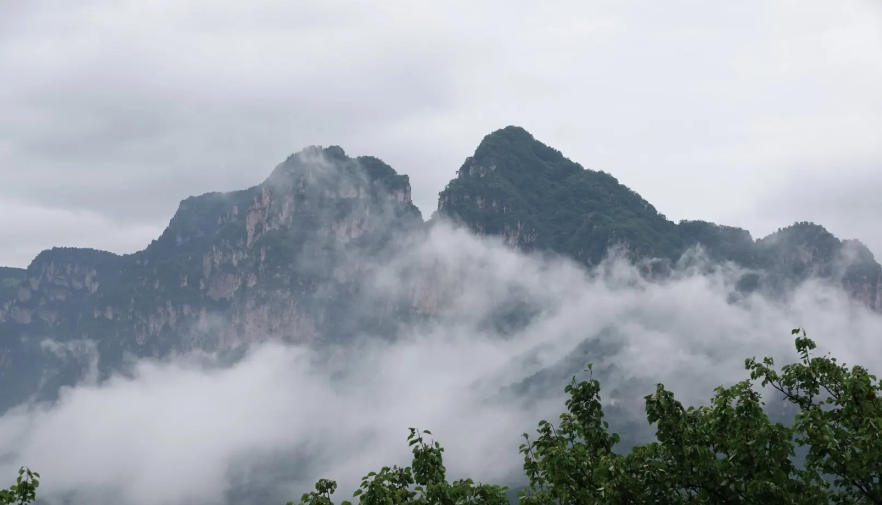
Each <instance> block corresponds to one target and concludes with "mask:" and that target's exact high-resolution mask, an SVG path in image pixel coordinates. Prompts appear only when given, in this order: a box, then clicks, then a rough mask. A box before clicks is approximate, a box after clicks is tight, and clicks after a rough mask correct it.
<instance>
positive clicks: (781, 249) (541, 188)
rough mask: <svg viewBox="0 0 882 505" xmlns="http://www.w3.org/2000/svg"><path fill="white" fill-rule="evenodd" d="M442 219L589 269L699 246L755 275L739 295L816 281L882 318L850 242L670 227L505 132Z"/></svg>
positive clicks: (603, 182)
mask: <svg viewBox="0 0 882 505" xmlns="http://www.w3.org/2000/svg"><path fill="white" fill-rule="evenodd" d="M438 215H440V216H446V217H448V218H451V219H454V220H457V221H459V222H461V223H463V224H464V225H465V226H467V227H468V228H470V229H471V230H473V231H475V232H476V233H479V234H484V235H495V236H500V237H502V238H503V240H504V241H505V242H506V243H507V244H509V245H512V246H515V247H518V248H520V249H523V250H527V251H530V250H550V251H554V252H556V253H558V254H562V255H565V256H569V257H571V258H573V259H575V260H577V261H579V262H581V263H583V264H585V265H587V266H590V265H596V264H597V263H599V262H600V261H601V260H602V259H603V258H604V256H606V254H607V251H608V250H609V248H610V247H613V246H624V247H626V248H627V251H628V253H629V254H630V255H631V257H632V258H633V259H649V258H658V259H662V260H666V261H667V262H669V263H670V262H675V261H677V260H678V259H680V258H681V257H682V255H683V253H684V252H685V251H686V250H687V249H688V248H690V247H693V246H696V245H700V246H701V247H702V248H703V250H704V251H705V252H706V254H707V255H708V256H709V257H710V258H711V259H712V260H716V261H731V262H733V263H735V264H737V265H739V266H741V267H744V268H747V269H752V270H755V273H753V274H750V275H747V276H745V278H744V279H743V282H742V285H743V287H744V288H745V289H748V290H752V289H765V290H767V291H770V292H774V293H779V294H780V293H781V292H784V291H786V290H787V289H790V288H792V287H793V286H795V285H796V284H798V283H800V282H802V281H804V280H806V279H808V278H809V277H816V278H820V279H826V280H830V281H831V282H837V283H842V284H843V285H844V286H845V288H846V289H847V290H848V291H849V292H850V293H851V294H852V295H853V296H854V297H856V298H858V299H860V300H861V301H863V302H864V303H865V304H867V305H868V306H870V307H872V308H873V309H874V310H879V311H882V267H880V265H879V263H877V262H876V260H875V258H874V257H873V254H872V252H870V250H869V249H867V247H866V246H865V245H863V244H862V243H860V242H858V241H856V240H846V241H841V240H839V239H838V238H836V237H835V236H833V235H832V234H831V233H829V232H828V231H827V230H825V229H824V228H823V227H822V226H819V225H816V224H812V223H806V222H802V223H795V224H793V225H792V226H789V227H787V228H783V229H779V230H778V231H777V232H776V233H773V234H771V235H769V236H768V237H764V238H762V239H759V240H754V239H753V238H752V237H751V235H750V232H748V231H747V230H743V229H740V228H735V227H730V226H722V225H717V224H714V223H708V222H705V221H680V222H679V223H674V222H673V221H670V220H668V219H667V218H666V217H665V216H664V215H663V214H661V213H659V212H658V211H657V210H656V209H655V207H653V206H652V205H651V204H650V203H649V202H647V201H646V200H644V199H643V198H642V197H640V195H638V194H637V193H635V192H634V191H632V190H631V189H629V188H628V187H626V186H624V185H623V184H621V183H619V182H618V181H617V180H616V178H615V177H613V176H612V175H610V174H607V173H605V172H602V171H594V170H589V169H585V168H583V167H582V166H581V165H579V164H578V163H575V162H573V161H570V160H569V159H567V158H565V157H564V156H563V154H561V153H560V152H559V151H557V150H555V149H553V148H551V147H548V146H546V145H545V144H543V143H541V142H539V141H538V140H536V139H535V138H533V136H532V135H530V133H528V132H527V131H526V130H524V129H523V128H519V127H515V126H509V127H507V128H503V129H501V130H498V131H496V132H493V133H491V134H490V135H487V136H486V137H485V138H484V140H483V141H482V142H481V143H480V145H479V146H478V148H477V150H476V151H475V154H474V155H473V156H471V157H469V158H468V159H466V161H465V163H463V165H462V167H460V169H459V170H458V172H457V176H456V178H455V179H453V180H452V181H450V183H449V184H448V185H447V187H445V188H444V190H443V191H442V192H441V193H440V195H439V201H438Z"/></svg>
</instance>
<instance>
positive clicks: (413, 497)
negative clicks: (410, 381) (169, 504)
mask: <svg viewBox="0 0 882 505" xmlns="http://www.w3.org/2000/svg"><path fill="white" fill-rule="evenodd" d="M800 333H801V335H800ZM793 334H794V335H797V337H796V341H795V344H796V349H797V351H798V353H799V355H800V358H801V359H800V361H799V362H797V363H792V364H788V365H785V366H784V367H782V368H781V369H780V370H776V369H775V364H774V361H773V360H772V359H771V358H765V359H762V360H760V361H758V360H756V359H755V358H751V359H747V360H746V361H745V368H746V369H747V370H748V371H749V372H750V378H749V379H747V380H744V381H741V382H739V383H737V384H735V385H732V386H730V387H722V386H721V387H719V388H717V389H716V390H715V395H714V397H713V398H712V399H711V402H710V404H709V405H707V406H702V407H689V408H685V407H684V406H683V405H682V404H681V403H680V402H679V401H677V400H676V398H675V397H674V394H673V393H672V392H670V391H668V390H667V389H665V387H664V385H662V384H658V386H657V388H656V392H655V393H654V394H651V395H648V396H646V397H645V401H646V415H647V420H648V421H649V423H650V424H652V425H654V426H655V428H656V440H655V441H654V442H651V443H649V444H644V445H640V446H637V447H634V448H633V449H631V451H630V452H628V453H627V454H622V453H619V452H617V451H616V450H615V449H616V445H617V444H618V443H619V440H620V438H619V435H617V434H615V433H610V432H609V431H608V424H607V422H606V421H605V420H604V413H603V407H602V404H601V396H600V384H599V383H598V381H597V380H595V379H593V378H592V377H591V376H590V375H589V377H588V379H587V380H582V381H579V382H577V381H576V378H575V377H573V378H572V382H571V384H570V385H569V386H567V388H566V391H567V393H568V394H569V399H568V400H567V402H566V407H567V411H566V412H565V413H564V414H562V415H561V416H560V419H559V422H558V423H557V425H556V426H555V425H554V424H552V423H549V422H547V421H541V422H540V423H539V428H538V430H537V434H538V436H537V437H536V438H535V439H533V440H531V439H530V436H529V435H528V434H526V433H525V434H524V439H525V443H524V444H522V445H521V447H520V452H521V454H523V456H524V471H525V473H526V477H527V478H528V479H529V486H528V487H527V488H526V489H524V490H522V491H521V492H519V496H520V503H522V504H523V505H552V504H557V505H568V504H573V505H577V504H578V505H582V504H585V505H588V504H598V505H599V504H610V505H619V504H635V505H636V504H647V505H648V504H672V505H673V504H715V505H716V504H730V503H731V504H736V503H738V504H745V503H746V504H760V503H762V504H788V505H803V504H809V505H812V504H817V505H822V504H823V505H828V504H854V505H857V504H882V436H880V434H879V428H880V426H882V384H880V383H879V381H878V380H877V378H876V377H875V376H874V375H871V374H870V373H869V372H868V371H867V370H866V369H864V368H862V367H860V366H853V367H851V368H849V367H847V366H846V365H845V364H840V363H838V362H837V360H836V359H835V358H833V357H831V356H829V355H826V356H815V355H813V354H812V351H813V350H814V349H815V348H816V346H815V343H814V342H813V341H812V340H811V339H809V338H808V337H807V336H806V334H805V332H804V331H801V330H799V329H796V330H793ZM590 370H591V366H590V365H589V366H588V371H589V373H590ZM757 386H770V387H771V388H773V389H774V390H776V391H777V392H778V393H780V394H782V395H783V396H784V398H785V400H786V401H788V402H790V403H791V404H792V405H794V406H795V407H797V408H798V413H797V415H796V420H795V422H794V423H793V424H792V425H789V426H788V425H785V424H782V423H780V422H772V421H771V420H770V419H769V418H768V416H767V415H766V414H765V413H764V412H763V408H762V407H763V405H764V402H763V401H762V398H761V394H760V393H759V392H758V391H757V389H758V388H757ZM427 435H431V433H430V432H428V431H422V432H420V431H418V430H416V429H411V432H410V435H409V436H408V440H409V444H410V445H411V446H413V462H412V463H411V465H409V466H406V467H398V466H392V467H383V468H382V469H381V470H380V471H379V472H371V473H369V474H368V475H367V476H365V477H364V478H363V479H362V483H361V486H360V488H359V489H358V490H357V491H356V492H355V493H354V497H357V498H358V502H359V503H361V504H362V505H397V504H426V505H429V504H431V505H435V504H438V505H454V504H457V505H458V504H465V503H477V504H488V505H501V504H504V503H507V498H506V491H507V489H506V488H505V487H501V486H495V485H488V484H480V483H477V484H476V483H475V482H474V481H473V480H471V479H461V480H457V481H454V482H449V481H448V479H447V476H446V470H445V467H444V463H443V457H442V456H443V452H444V449H443V448H442V447H441V446H440V444H439V443H438V442H434V441H427V440H426V438H425V436H427ZM798 448H799V449H802V450H805V451H806V452H807V456H806V458H805V461H804V463H803V464H801V465H797V464H796V463H795V462H794V454H795V451H796V450H797V449H798ZM336 488H337V484H336V482H335V481H332V480H329V479H321V480H319V481H318V483H317V484H316V486H315V490H314V491H312V492H309V493H305V494H304V495H303V496H302V497H301V500H300V502H299V503H300V505H331V504H332V503H333V501H332V494H333V493H334V491H335V490H336ZM343 503H344V504H349V503H350V502H348V501H344V502H343ZM289 505H293V502H290V503H289Z"/></svg>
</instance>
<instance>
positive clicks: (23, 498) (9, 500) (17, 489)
mask: <svg viewBox="0 0 882 505" xmlns="http://www.w3.org/2000/svg"><path fill="white" fill-rule="evenodd" d="M39 486H40V474H39V473H37V472H32V471H31V470H29V469H27V468H24V467H22V468H20V469H19V470H18V478H16V480H15V484H13V485H12V486H9V489H2V490H0V505H13V504H16V505H24V504H25V503H31V502H33V501H34V500H36V499H37V488H38V487H39Z"/></svg>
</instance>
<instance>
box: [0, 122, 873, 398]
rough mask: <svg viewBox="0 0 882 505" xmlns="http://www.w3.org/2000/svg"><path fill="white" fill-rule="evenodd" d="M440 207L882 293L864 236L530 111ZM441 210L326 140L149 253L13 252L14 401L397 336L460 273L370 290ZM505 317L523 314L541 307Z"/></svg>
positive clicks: (599, 251) (536, 230)
mask: <svg viewBox="0 0 882 505" xmlns="http://www.w3.org/2000/svg"><path fill="white" fill-rule="evenodd" d="M436 216H438V217H446V218H450V219H453V220H456V221H459V222H460V223H462V224H463V225H464V226H466V227H468V228H469V229H471V230H473V231H474V232H476V233H479V234H484V235H491V236H499V237H501V238H502V239H503V240H504V241H505V242H506V243H508V244H509V245H511V246H512V247H518V248H521V249H524V250H528V251H550V252H554V253H558V254H562V255H565V256H569V257H572V258H573V259H575V260H576V261H579V262H581V263H583V264H584V265H595V264H597V263H598V262H600V261H601V260H602V258H603V257H604V256H605V255H606V253H607V251H608V250H609V248H610V247H611V246H621V247H625V248H626V249H627V251H628V253H629V254H630V255H631V256H632V258H633V259H635V260H639V259H649V258H659V259H661V260H662V262H661V263H662V264H668V265H670V264H673V263H674V262H676V261H679V260H681V256H682V255H683V253H684V252H685V251H687V250H688V249H689V248H690V247H692V246H694V245H701V246H702V247H703V249H704V251H705V252H706V254H707V255H708V256H709V257H711V258H712V259H715V260H725V261H731V262H734V263H736V264H738V265H741V266H743V267H745V268H747V269H749V270H750V271H751V272H752V273H750V274H748V275H746V276H745V278H744V279H742V280H743V282H742V284H743V287H744V289H745V290H752V289H766V290H769V291H778V292H784V291H786V289H788V288H790V287H792V286H794V285H796V284H797V283H799V282H801V281H802V280H805V279H807V278H809V277H819V278H821V279H826V280H829V281H830V282H837V283H841V284H842V285H843V286H844V287H845V288H846V289H847V290H848V291H849V292H850V293H851V294H852V296H854V297H856V298H858V299H860V300H861V301H863V302H864V303H865V304H867V305H868V306H870V307H872V308H874V309H875V310H882V267H880V265H879V264H878V263H877V262H876V261H875V259H874V258H873V255H872V253H871V252H870V251H869V250H868V249H867V248H866V247H865V246H863V245H862V244H860V243H859V242H856V241H840V240H839V239H838V238H836V237H834V236H833V235H831V234H830V233H829V232H827V231H826V230H825V229H824V228H822V227H821V226H818V225H814V224H809V223H797V224H795V225H793V226H790V227H787V228H784V229H782V230H779V231H778V232H776V233H774V234H772V235H770V236H769V237H765V238H762V239H760V240H754V239H753V238H752V237H751V235H750V233H748V232H747V231H745V230H742V229H739V228H732V227H726V226H721V225H716V224H713V223H707V222H702V221H682V222H679V223H674V222H672V221H670V220H668V219H667V218H666V217H665V216H664V215H662V214H661V213H659V212H658V211H657V210H656V209H655V208H654V207H653V206H652V205H651V204H650V203H649V202H647V201H646V200H644V199H643V198H642V197H640V195H638V194H637V193H635V192H634V191H632V190H630V189H628V188H627V187H626V186H624V185H622V184H620V183H619V182H618V181H617V180H616V179H615V178H614V177H613V176H612V175H610V174H607V173H604V172H599V171H593V170H587V169H585V168H583V167H582V166H581V165H579V164H577V163H575V162H572V161H570V160H568V159H567V158H565V157H564V156H563V155H562V154H561V153H560V152H558V151H556V150H554V149H552V148H550V147H548V146H546V145H544V144H542V143H541V142H539V141H537V140H536V139H534V138H533V137H532V135H530V134H529V133H528V132H527V131H525V130H523V129H522V128H518V127H507V128H503V129H501V130H498V131H496V132H493V133H491V134H490V135H488V136H486V137H485V138H484V139H483V141H482V142H481V143H480V145H479V146H478V148H477V150H476V151H475V154H474V155H473V156H471V157H469V158H468V159H467V160H466V161H465V163H464V164H463V165H462V167H461V168H460V169H459V171H458V173H457V176H456V178H455V179H454V180H452V181H451V182H450V183H449V184H448V185H447V187H446V188H445V189H444V190H443V191H442V192H441V193H440V195H439V202H438V209H437V211H436ZM433 223H434V219H433V220H430V221H429V222H428V223H426V222H424V221H423V219H422V216H421V214H420V211H419V210H418V209H417V208H416V207H415V206H414V205H413V203H412V201H411V189H410V183H409V179H408V177H407V176H406V175H402V174H399V173H397V172H396V171H395V170H394V169H392V168H391V167H389V166H388V165H386V164H385V163H384V162H382V161H381V160H379V159H377V158H373V157H367V156H363V157H357V158H352V157H349V156H348V155H347V154H346V153H345V152H344V151H343V149H342V148H340V147H337V146H331V147H328V148H321V147H316V146H313V147H308V148H306V149H304V150H302V151H300V152H298V153H296V154H294V155H291V156H290V157H288V159H286V160H285V161H284V162H283V163H281V164H280V165H278V166H277V167H275V169H274V170H272V172H271V174H270V175H269V177H268V178H267V179H266V180H265V181H264V182H263V183H261V184H260V185H258V186H255V187H252V188H248V189H244V190H241V191H234V192H230V193H207V194H204V195H201V196H197V197H191V198H187V199H186V200H184V201H182V202H181V204H180V206H179V208H178V210H177V212H176V213H175V215H174V217H172V219H171V221H170V222H169V224H168V227H167V228H166V229H165V231H164V232H163V233H162V235H161V236H159V237H158V238H157V239H156V240H154V241H153V242H152V243H151V244H149V245H148V246H147V247H146V248H145V249H144V250H142V251H139V252H137V253H134V254H129V255H124V256H120V255H116V254H112V253H109V252H104V251H96V250H91V249H71V248H54V249H50V250H47V251H43V252H41V253H40V254H39V255H38V256H37V257H36V258H35V259H34V260H33V262H32V263H31V264H30V265H29V266H28V268H27V270H26V271H23V270H21V269H2V270H0V380H2V389H0V411H2V410H5V409H6V408H8V407H10V406H12V405H15V404H17V403H20V402H22V401H25V400H26V399H28V398H31V397H35V398H38V399H52V398H53V397H54V395H55V394H56V393H57V390H58V387H59V386H61V385H64V384H71V383H73V382H75V381H76V380H78V379H79V378H80V377H81V376H82V375H83V374H84V373H86V372H89V371H94V372H97V373H98V376H99V377H101V376H106V375H107V374H109V373H110V372H111V371H114V370H117V369H119V368H120V367H122V366H124V365H125V363H126V362H127V360H128V359H129V358H130V357H159V356H166V355H168V354H169V353H172V352H178V351H187V350H191V349H201V350H209V351H220V352H222V353H226V354H227V355H228V357H229V359H235V357H236V356H237V355H238V353H240V352H241V351H242V350H243V349H244V348H245V347H246V346H247V345H248V344H250V343H253V342H259V341H262V340H266V339H276V340H283V341H290V342H305V343H313V344H321V343H326V342H329V341H346V340H347V339H350V338H352V337H353V336H354V335H357V334H360V333H369V334H375V335H393V336H394V334H395V331H396V329H397V328H398V326H399V325H400V324H401V323H402V322H404V321H408V320H410V321H412V320H413V319H414V318H417V319H418V318H422V317H432V315H433V314H434V313H436V312H437V310H438V307H439V303H440V302H439V300H443V299H446V298H445V297H449V296H450V294H449V293H443V292H442V291H443V290H444V289H446V288H445V287H444V286H446V285H448V284H450V283H443V282H442V283H439V282H437V278H438V276H439V275H444V273H443V272H441V273H438V272H416V273H415V274H414V275H412V276H411V278H413V279H414V281H413V285H410V286H405V287H404V289H403V291H402V292H403V293H405V294H404V295H403V297H402V298H401V299H394V300H392V299H390V300H387V301H384V302H383V303H380V304H378V302H377V297H370V296H366V295H365V293H370V292H371V290H373V289H377V287H376V284H377V278H376V277H375V274H376V272H377V271H378V268H380V267H381V266H382V265H383V264H384V261H388V260H389V259H390V258H393V257H395V255H396V251H401V250H406V248H409V247H413V245H414V244H419V242H420V237H421V236H422V235H421V234H422V233H424V232H425V231H426V230H427V229H428V228H429V227H430V226H432V224H433ZM663 271H664V269H661V270H660V272H662V273H663ZM656 273H657V272H656ZM433 276H434V277H433ZM494 317H495V316H494ZM499 317H500V318H503V317H504V318H510V319H512V320H513V321H515V322H517V320H518V318H519V317H520V318H521V319H523V317H529V311H528V310H523V308H519V307H518V308H514V309H513V310H508V312H506V311H502V312H500V315H499ZM509 322H510V321H509ZM522 323H523V322H522V321H521V323H518V324H522ZM96 355H97V356H100V359H99V360H98V361H97V363H93V360H94V359H95V356H96ZM92 365H95V366H94V367H93V366H92ZM528 389H529V388H528Z"/></svg>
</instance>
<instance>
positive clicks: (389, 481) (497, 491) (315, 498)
mask: <svg viewBox="0 0 882 505" xmlns="http://www.w3.org/2000/svg"><path fill="white" fill-rule="evenodd" d="M431 434H432V433H431V432H430V431H428V430H424V431H418V430H417V429H416V428H411V429H410V435H408V437H407V439H408V441H409V444H410V445H411V446H412V447H413V463H412V465H411V466H407V467H404V468H400V467H398V466H393V467H391V468H390V467H388V466H385V467H383V468H382V469H380V471H379V472H370V473H369V474H367V475H366V476H365V477H364V478H363V479H362V480H361V486H360V487H359V489H358V490H356V491H355V493H354V494H353V496H354V497H358V498H359V503H360V504H362V505H398V504H405V503H407V504H426V505H429V504H431V505H435V504H437V505H454V504H466V503H473V504H478V505H507V504H508V500H507V499H506V497H505V491H506V489H507V488H505V487H502V486H494V485H489V484H475V482H474V481H473V480H472V479H462V480H457V481H454V482H453V483H449V482H447V478H446V469H445V468H444V463H443V458H442V455H443V453H444V449H443V448H442V447H441V446H440V445H439V444H438V442H435V441H426V439H425V438H423V435H431ZM336 489H337V483H336V482H334V481H332V480H327V479H321V480H319V481H318V482H317V483H316V485H315V491H312V492H309V493H306V494H304V495H303V496H302V497H301V498H300V504H301V505H332V504H333V502H332V501H331V495H332V494H333V493H334V491H335V490H336ZM288 505H294V504H293V502H289V503H288ZM343 505H351V504H350V502H348V501H344V502H343Z"/></svg>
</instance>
